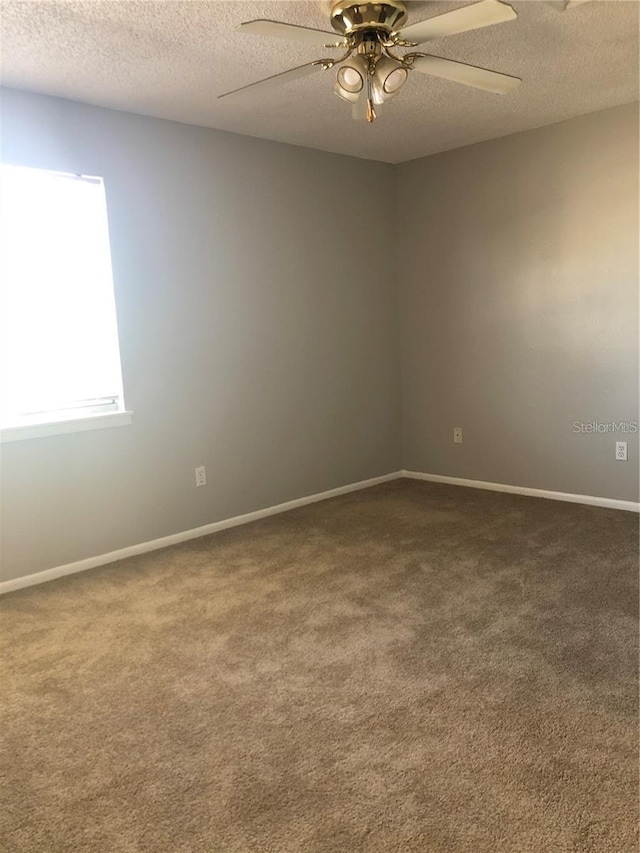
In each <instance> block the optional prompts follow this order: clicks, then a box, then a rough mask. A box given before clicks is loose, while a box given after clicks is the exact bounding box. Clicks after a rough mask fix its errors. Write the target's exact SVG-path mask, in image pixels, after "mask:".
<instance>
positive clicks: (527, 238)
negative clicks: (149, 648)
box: [2, 91, 638, 579]
mask: <svg viewBox="0 0 640 853" xmlns="http://www.w3.org/2000/svg"><path fill="white" fill-rule="evenodd" d="M637 150H638V115H637V107H635V106H628V107H620V108H617V109H614V110H608V111H606V112H602V113H598V114H594V115H591V116H586V117H582V118H578V119H573V120H571V121H568V122H564V123H562V124H558V125H554V126H551V127H547V128H542V129H539V130H535V131H530V132H527V133H523V134H518V135H516V136H511V137H507V138H504V139H499V140H495V141H493V142H487V143H483V144H481V145H475V146H472V147H469V148H463V149H458V150H456V151H452V152H448V153H445V154H441V155H437V156H435V157H430V158H427V159H423V160H418V161H415V162H412V163H407V164H403V165H401V166H399V167H395V168H394V167H391V166H385V165H381V164H376V163H371V162H365V161H362V160H355V159H350V158H346V157H340V156H337V155H332V154H323V153H320V152H315V151H309V150H306V149H302V148H295V147H291V146H285V145H281V144H278V143H270V142H264V141H259V140H255V139H250V138H247V137H241V136H234V135H230V134H225V133H221V132H216V131H211V130H205V129H201V128H195V127H189V126H186V125H179V124H174V123H171V122H165V121H160V120H156V119H150V118H142V117H138V116H134V115H129V114H125V113H118V112H112V111H109V110H103V109H99V108H94V107H88V106H83V105H80V104H74V103H71V102H67V101H62V100H57V99H54V98H46V97H40V96H36V95H29V94H24V93H18V92H13V91H4V92H3V97H2V156H3V159H4V160H6V161H8V162H13V163H19V164H24V165H31V166H38V167H42V168H47V169H57V170H62V171H73V172H83V173H87V174H98V175H102V176H104V178H105V182H106V188H107V200H108V204H109V218H110V230H111V242H112V254H113V264H114V277H115V288H116V300H117V306H118V321H119V329H120V337H121V351H122V361H123V374H124V387H125V396H126V402H127V406H128V407H129V408H131V409H133V410H134V412H135V421H134V424H133V426H129V427H122V428H116V429H111V430H101V431H96V432H85V433H75V434H71V435H59V436H52V437H49V438H45V439H38V440H31V441H23V442H16V443H14V444H5V445H3V447H2V456H3V459H2V492H3V493H2V540H3V558H4V559H3V563H4V570H3V578H5V579H9V578H12V577H19V576H22V575H26V574H30V573H32V572H36V571H40V570H42V569H47V568H51V567H53V566H59V565H63V564H65V563H69V562H73V561H75V560H80V559H82V558H84V557H90V556H95V555H98V554H101V553H105V552H107V551H111V550H115V549H118V548H121V547H125V546H127V545H132V544H136V543H138V542H144V541H147V540H151V539H155V538H158V537H161V536H165V535H167V534H170V533H174V532H178V531H182V530H187V529H189V528H192V527H197V526H200V525H203V524H207V523H209V522H212V521H216V520H218V519H222V518H227V517H230V516H234V515H238V514H241V513H246V512H250V511H252V510H255V509H259V508H262V507H265V506H270V505H273V504H277V503H280V502H283V501H287V500H290V499H293V498H296V497H301V496H304V495H308V494H313V493H316V492H319V491H323V490H325V489H330V488H333V487H335V486H340V485H342V484H346V483H352V482H355V481H359V480H362V479H366V478H369V477H374V476H376V475H379V474H384V473H387V472H390V471H395V470H397V469H398V468H400V467H401V466H403V467H405V468H407V469H410V470H417V471H423V472H428V473H437V474H446V475H452V476H457V477H465V478H471V479H481V480H488V481H493V482H501V483H511V484H515V485H523V486H532V487H538V488H543V489H553V490H559V491H568V492H578V493H583V494H592V495H598V496H604V497H614V498H621V499H629V500H637V499H638V493H637V492H638V441H637V435H635V436H626V438H627V440H628V442H629V458H630V461H629V462H627V463H620V462H616V461H615V460H614V456H613V453H614V443H615V439H616V436H615V435H613V434H608V435H606V434H605V435H602V434H600V435H598V434H596V435H593V434H582V435H577V434H575V433H574V432H573V430H572V426H573V422H574V421H592V420H598V421H611V420H615V421H619V420H625V419H626V420H632V419H635V418H637V416H638V369H637V365H638V314H637V309H638V292H637V283H638V171H637V170H638V164H637ZM372 187H373V188H374V189H375V188H376V187H387V189H386V190H385V191H384V193H382V195H381V196H380V198H381V199H382V200H383V201H384V202H387V203H388V202H389V200H390V199H393V197H394V195H393V193H392V192H391V191H390V189H395V191H396V202H397V203H396V205H395V207H394V205H393V202H392V203H391V205H390V206H386V205H385V204H381V205H380V206H377V205H374V204H372V203H371V194H370V192H364V191H363V188H365V189H369V190H370V189H371V188H372ZM396 208H397V209H396ZM396 214H397V216H396ZM394 228H395V229H396V233H397V236H398V242H397V245H398V247H399V251H398V253H397V257H396V256H395V255H394V254H392V253H390V251H389V247H390V246H393V245H395V242H394V240H393V239H385V240H382V239H380V235H381V234H384V235H387V234H389V233H390V232H391V234H392V236H393V229H394ZM397 229H400V230H399V232H398V231H397ZM398 290H399V295H400V322H398ZM399 340H401V342H402V358H401V359H400V351H399V349H400V345H399ZM400 366H401V368H402V396H403V424H404V436H403V441H404V460H401V441H402V437H401V430H400ZM453 426H461V427H463V430H464V443H463V444H462V445H454V444H453V443H452V428H453ZM617 437H618V438H621V437H623V436H620V435H619V436H617ZM200 464H204V465H206V466H207V473H208V478H209V484H208V486H206V487H205V488H200V489H196V488H195V485H194V472H193V469H194V467H195V466H196V465H200Z"/></svg>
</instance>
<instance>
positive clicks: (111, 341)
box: [0, 165, 131, 441]
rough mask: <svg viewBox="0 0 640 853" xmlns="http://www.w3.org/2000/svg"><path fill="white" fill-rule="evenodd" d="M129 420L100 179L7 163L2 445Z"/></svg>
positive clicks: (0, 322)
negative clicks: (125, 400) (124, 398)
mask: <svg viewBox="0 0 640 853" xmlns="http://www.w3.org/2000/svg"><path fill="white" fill-rule="evenodd" d="M130 422H131V415H130V413H127V412H125V408H124V400H123V395H122V377H121V370H120V352H119V346H118V329H117V324H116V310H115V302H114V296H113V281H112V276H111V256H110V251H109V230H108V223H107V209H106V200H105V193H104V185H103V182H102V179H101V178H93V177H85V176H79V175H66V174H60V173H57V172H46V171H43V170H40V169H28V168H23V167H19V166H8V165H2V166H0V426H1V427H2V439H3V441H6V440H15V439H17V438H31V437H36V436H39V435H46V434H49V433H51V432H67V431H75V430H77V429H92V428H95V427H98V426H116V425H119V424H120V423H130Z"/></svg>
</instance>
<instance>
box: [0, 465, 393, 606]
mask: <svg viewBox="0 0 640 853" xmlns="http://www.w3.org/2000/svg"><path fill="white" fill-rule="evenodd" d="M400 477H402V471H394V472H393V473H392V474H383V475H382V476H381V477H372V478H371V479H370V480H361V481H360V482H359V483H350V484H349V485H348V486H339V487H338V488H337V489H329V491H327V492H319V493H318V494H315V495H307V496H306V497H304V498H296V499H295V500H293V501H287V502H286V503H283V504H277V505H276V506H269V507H265V509H258V510H256V511H255V512H248V513H246V515H236V516H234V517H233V518H225V519H223V520H222V521H214V522H212V523H211V524H205V525H204V526H203V527H194V528H193V529H192V530H183V531H182V532H181V533H172V534H171V535H170V536H162V537H161V538H160V539H153V540H152V541H151V542H140V543H139V544H138V545H129V546H128V547H127V548H119V549H118V550H117V551H110V552H109V553H108V554H100V555H99V556H97V557H88V558H87V559H86V560H78V561H77V562H75V563H68V564H67V565H66V566H56V567H55V568H53V569H45V570H44V571H42V572H34V573H33V574H31V575H25V576H24V577H21V578H14V579H12V580H6V581H2V582H0V595H2V594H3V593H6V592H13V591H14V590H16V589H22V588H23V587H26V586H34V585H35V584H39V583H46V581H52V580H55V579H56V578H61V577H63V576H64V575H74V574H76V573H77V572H85V571H86V570H87V569H94V568H96V567H97V566H104V565H106V564H107V563H115V562H116V561H117V560H124V559H126V558H127V557H135V556H136V555H137V554H146V553H147V552H148V551H157V550H159V549H160V548H168V547H169V546H170V545H177V544H178V543H179V542H186V541H187V540H189V539H198V538H199V537H200V536H208V535H209V534H210V533H217V531H219V530H226V529H227V528H229V527H238V526H239V525H240V524H249V523H250V522H251V521H258V520H259V519H261V518H267V516H269V515H278V513H281V512H288V511H289V510H290V509H297V507H301V506H306V505H307V504H312V503H317V502H318V501H324V500H327V499H328V498H335V497H338V495H346V494H348V493H349V492H356V491H359V490H360V489H368V488H370V487H371V486H377V485H379V484H380V483H387V482H389V480H397V479H398V478H400Z"/></svg>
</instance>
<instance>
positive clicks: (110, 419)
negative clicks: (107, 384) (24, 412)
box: [0, 412, 133, 444]
mask: <svg viewBox="0 0 640 853" xmlns="http://www.w3.org/2000/svg"><path fill="white" fill-rule="evenodd" d="M131 423H133V412H107V413H106V414H104V415H90V416H86V417H83V418H73V419H72V420H66V421H50V422H48V423H41V424H21V425H18V426H10V427H2V429H0V442H2V444H5V443H6V442H8V441H25V440H27V439H29V438H45V437H46V436H48V435H60V434H61V433H66V432H85V431H86V430H90V429H110V428H111V427H119V426H128V425H129V424H131Z"/></svg>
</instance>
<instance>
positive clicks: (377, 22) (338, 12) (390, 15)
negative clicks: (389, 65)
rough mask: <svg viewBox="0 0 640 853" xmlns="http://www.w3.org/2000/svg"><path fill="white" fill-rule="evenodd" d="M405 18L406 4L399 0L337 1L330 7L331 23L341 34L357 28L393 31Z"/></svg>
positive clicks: (349, 32) (351, 31) (348, 33)
mask: <svg viewBox="0 0 640 853" xmlns="http://www.w3.org/2000/svg"><path fill="white" fill-rule="evenodd" d="M406 20H407V4H406V3H403V2H401V0H386V2H384V3H353V2H337V3H334V4H333V6H332V8H331V25H332V26H333V28H334V30H337V31H338V32H339V33H342V34H343V35H350V34H351V33H354V32H358V31H359V30H365V29H369V30H372V29H373V30H385V31H386V32H390V33H391V32H394V31H395V30H397V29H398V28H399V27H400V26H401V25H402V24H404V22H405V21H406Z"/></svg>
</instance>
